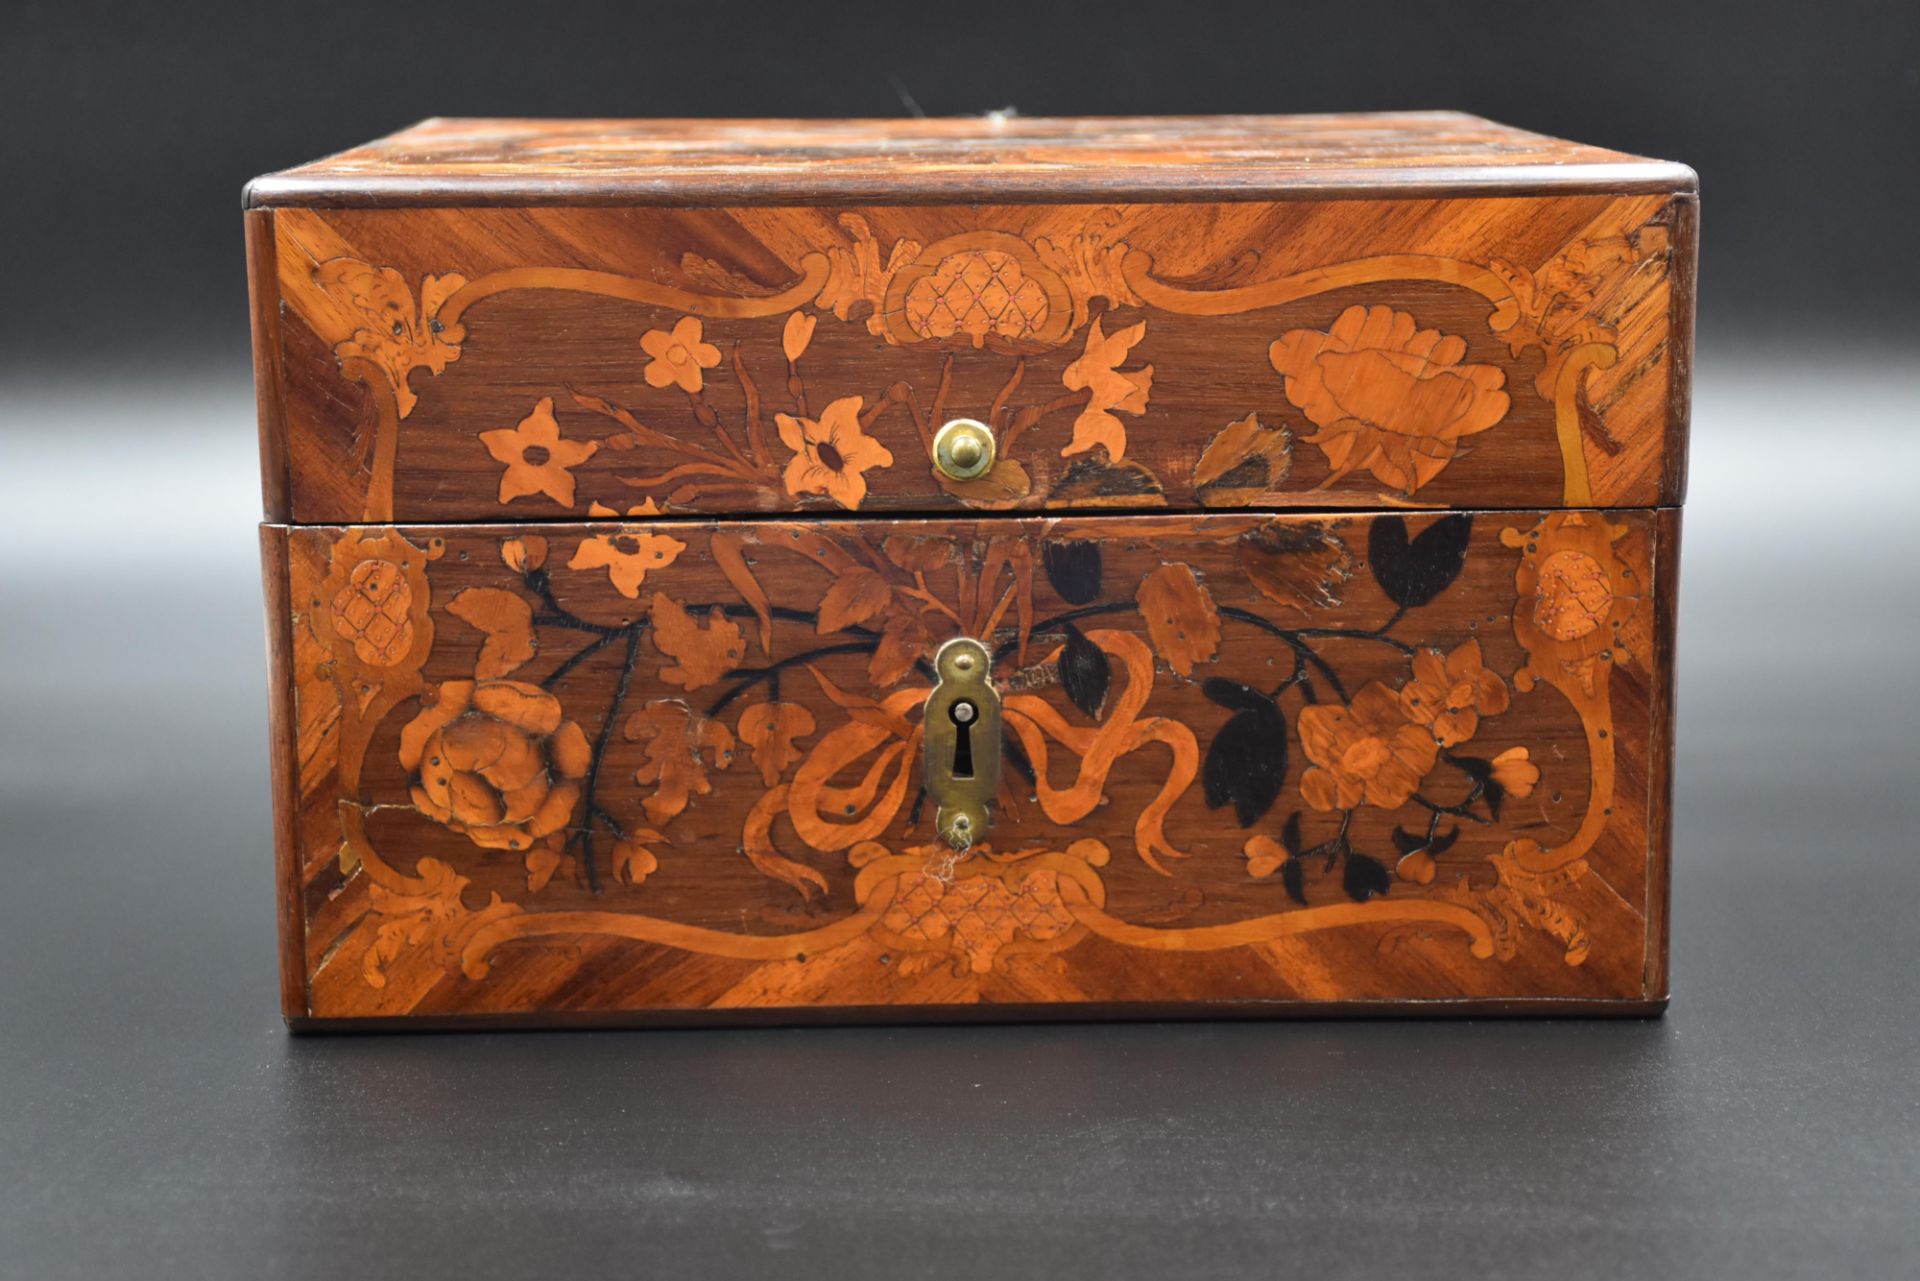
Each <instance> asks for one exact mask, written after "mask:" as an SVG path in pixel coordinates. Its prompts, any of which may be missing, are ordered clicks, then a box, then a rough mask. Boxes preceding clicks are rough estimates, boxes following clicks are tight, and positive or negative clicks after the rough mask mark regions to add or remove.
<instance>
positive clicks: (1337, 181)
mask: <svg viewBox="0 0 1920 1281" xmlns="http://www.w3.org/2000/svg"><path fill="white" fill-rule="evenodd" d="M983 184H984V186H983ZM1694 185H1695V180H1694V175H1693V171H1692V170H1690V169H1688V168H1687V167H1686V166H1684V165H1677V164H1672V163H1669V162H1667V161H1662V160H1649V159H1646V158H1643V157H1640V156H1630V155H1625V154H1623V153H1621V152H1617V151H1609V150H1606V149H1605V148H1602V147H1589V146H1584V145H1582V144H1580V143H1575V142H1567V141H1564V140H1562V139H1559V138H1550V137H1546V136H1545V135H1542V134H1537V133H1529V132H1527V131H1526V130H1523V129H1515V128H1512V127H1511V126H1508V125H1503V124H1496V123H1494V122H1493V121H1490V120H1482V119H1480V118H1479V117H1477V116H1470V115H1466V114H1463V113H1461V112H1456V111H1400V112H1378V113H1368V114H1347V115H1321V116H1314V115H1292V116H1126V117H1070V118H1032V119H1029V118H1025V117H1021V116H1013V115H1004V114H994V115H987V116H974V117H965V118H959V119H940V120H513V119H447V118H440V119H433V120H425V121H422V122H420V123H419V124H416V125H414V126H412V127H411V128H408V129H403V130H401V131H400V132H398V133H395V134H392V135H390V136H388V137H385V138H381V139H379V140H377V141H375V142H370V143H368V144H366V145H364V146H360V147H355V148H352V149H351V150H348V151H343V152H340V153H338V154H336V155H333V156H329V157H327V158H326V159H323V160H317V161H314V162H313V163H311V164H305V165H300V166H298V167H296V168H293V169H288V170H284V171H282V172H280V173H275V174H269V175H267V176H265V177H263V178H259V179H256V180H255V181H254V182H253V183H252V184H251V185H250V186H249V188H248V192H247V202H248V204H249V205H250V206H254V207H270V206H275V205H303V206H309V207H328V208H335V207H343V206H351V205H382V204H408V205H418V204H439V205H473V204H495V203H501V204H541V205H551V204H656V203H667V204H691V203H712V202H716V201H724V202H728V203H764V204H819V203H834V202H839V201H869V200H878V201H888V202H892V201H898V200H902V199H909V200H920V201H943V200H954V199H960V200H966V199H974V198H979V197H981V196H983V195H985V196H987V197H988V198H991V199H993V200H995V201H1024V200H1044V201H1060V202H1080V201H1089V200H1094V201H1097V200H1165V199H1174V200H1228V199H1268V200H1284V199H1300V198H1315V199H1332V198H1337V197H1338V196H1340V195H1343V194H1357V193H1364V194H1369V195H1386V194H1396V195H1425V194H1441V193H1444V194H1449V195H1474V194H1491V193H1497V192H1537V191H1543V190H1552V191H1563V192H1576V191H1610V192H1630V191H1645V192H1670V191H1691V190H1693V189H1694Z"/></svg>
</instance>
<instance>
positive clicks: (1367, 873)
mask: <svg viewBox="0 0 1920 1281" xmlns="http://www.w3.org/2000/svg"><path fill="white" fill-rule="evenodd" d="M1341 881H1342V884H1343V885H1344V887H1345V888H1346V891H1347V897H1348V898H1350V899H1352V900H1353V901H1354V902H1356V903H1364V902H1366V901H1367V900H1368V899H1370V898H1373V897H1375V896H1376V895H1378V896H1382V897H1384V896H1385V895H1386V892H1387V889H1388V887H1389V886H1390V885H1391V884H1392V882H1390V881H1389V880H1388V879H1387V865H1386V864H1385V863H1382V862H1381V861H1380V860H1379V859H1377V858H1372V857H1370V856H1368V855H1366V854H1348V855H1347V867H1346V871H1345V873H1343V875H1342V878H1341Z"/></svg>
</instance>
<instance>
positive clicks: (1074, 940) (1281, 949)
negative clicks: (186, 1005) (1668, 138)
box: [246, 113, 1697, 1027]
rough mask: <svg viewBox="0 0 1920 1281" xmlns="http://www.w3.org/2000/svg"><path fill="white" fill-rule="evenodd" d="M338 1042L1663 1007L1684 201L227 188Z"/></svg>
mask: <svg viewBox="0 0 1920 1281" xmlns="http://www.w3.org/2000/svg"><path fill="white" fill-rule="evenodd" d="M246 203H247V211H246V229H247V243H248V250H249V255H250V259H249V260H250V264H251V280H252V288H253V299H254V307H253V313H254V315H253V319H254V345H255V352H256V361H257V364H256V372H257V375H258V385H259V407H260V426H261V454H262V460H263V477H264V485H265V499H266V519H267V523H266V524H265V525H264V526H263V529H262V547H263V555H264V560H265V578H266V594H267V606H268V617H269V622H270V631H271V667H272V681H273V726H272V734H273V776H274V784H275V789H276V795H275V804H276V813H277V831H276V840H277V858H278V873H279V882H278V883H279V913H280V927H281V928H280V937H281V944H282V950H283V956H282V968H281V974H282V990H283V995H284V1001H285V1010H286V1014H287V1016H288V1018H289V1019H290V1020H291V1021H292V1022H293V1023H294V1025H295V1026H297V1027H353V1026H386V1025H391V1024H393V1023H394V1022H395V1021H402V1025H405V1026H429V1025H435V1026H478V1025H499V1024H509V1025H511V1024H526V1025H532V1024H593V1023H619V1022H681V1023H689V1022H706V1021H754V1020H757V1021H763V1022H773V1021H795V1020H800V1019H827V1020H831V1019H870V1018H922V1019H924V1018H957V1017H973V1018H981V1017H1056V1016H1058V1017H1086V1016H1092V1015H1099V1016H1111V1015H1148V1014H1151V1015H1156V1016H1157V1015H1165V1014H1193V1013H1207V1014H1269V1013H1292V1014H1298V1013H1321V1012H1336V1011H1337V1012H1348V1013H1351V1012H1376V1011H1378V1012H1396V1013H1398V1012H1423V1013H1424V1012H1480V1013H1484V1012H1517V1011H1541V1012H1573V1011H1578V1012H1633V1013H1647V1012H1653V1011H1657V1010H1659V1009H1661V1008H1662V1007H1663V1005H1664V1003H1665V1000H1666V996H1667V972H1666V956H1667V883H1668V834H1669V830H1670V823H1669V815H1668V806H1669V796H1670V792H1671V787H1670V775H1671V767H1672V743H1673V730H1672V726H1673V650H1674V599H1675V598H1674V591H1675V581H1676V567H1677V563H1678V553H1679V544H1678V538H1679V525H1680V520H1679V504H1680V501H1681V496H1682V490H1683V485H1684V477H1685V462H1686V428H1687V394H1688V374H1689V354H1690V344H1691V330H1692V314H1693V292H1694V289H1693V281H1694V239H1695V226H1696V208H1697V204H1696V196H1695V180H1694V175H1693V173H1692V172H1691V171H1690V170H1688V169H1686V168H1684V167H1681V166H1679V165H1673V164H1667V163H1662V162H1656V161H1649V160H1643V159H1638V158H1635V157H1631V156H1625V155H1620V154H1617V153H1614V152H1610V151H1603V150H1599V149H1596V148H1592V147H1586V146H1579V145H1575V144H1571V143H1567V142H1561V141H1557V140H1554V139H1550V138H1544V137H1539V136H1536V135H1533V134H1528V133H1523V132H1520V131H1517V130H1514V129H1510V128H1506V127H1503V126H1500V125H1494V124H1489V123H1487V122H1485V121H1481V120H1476V119H1473V118H1471V117H1467V116H1460V115H1453V114H1447V113H1431V114H1409V115H1377V116H1338V117H1294V118H1289V117H1249V118H1226V119H1158V120H1023V119H1017V118H1012V119H1009V118H1000V117H990V118H986V119H980V120H955V121H881V122H794V121H735V122H715V121H706V122H701V121H640V122H619V121H577V122H541V121H515V120H478V121H462V120H434V121H429V122H427V123H424V124H421V125H418V126H416V127H414V128H412V129H409V130H407V131H405V132H403V133H400V134H397V135H394V136H393V137H390V138H387V139H385V140H383V141H380V142H376V143H373V144H371V145H369V146H366V147H362V148H359V149H356V150H353V151H348V152H345V153H342V154H340V155H337V156H334V157H332V158H330V159H327V160H323V161H319V162H317V163H315V164H311V165H306V166H303V167H301V168H297V169H292V170H288V171H286V172H284V173H280V174H276V175H273V176H271V177H267V178H262V179H260V180H258V181H256V182H255V183H254V184H253V185H252V186H251V187H250V188H249V190H248V194H247V202H246Z"/></svg>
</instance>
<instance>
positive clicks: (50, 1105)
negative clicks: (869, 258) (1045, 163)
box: [0, 0, 1920, 1279]
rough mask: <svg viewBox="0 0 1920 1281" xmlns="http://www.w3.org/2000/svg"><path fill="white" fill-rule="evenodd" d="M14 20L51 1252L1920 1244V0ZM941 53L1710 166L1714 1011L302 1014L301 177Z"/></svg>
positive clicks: (1691, 742)
mask: <svg viewBox="0 0 1920 1281" xmlns="http://www.w3.org/2000/svg"><path fill="white" fill-rule="evenodd" d="M0 50H3V51H4V53H5V54H6V57H5V59H4V74H0V174H4V176H5V180H6V186H5V191H4V195H3V196H0V227H3V228H4V230H5V232H6V237H5V244H6V248H7V257H6V277H5V279H6V284H5V285H4V296H5V299H6V303H7V305H6V306H5V307H0V327H3V329H0V378H4V384H0V386H3V387H4V391H3V392H0V529H3V530H4V535H5V537H4V546H5V548H6V550H5V552H4V554H0V1276H6V1277H14V1276H18V1277H31V1278H36V1279H39V1278H59V1277H87V1278H95V1277H121V1276H125V1277H151V1276H155V1275H182V1276H227V1275H231V1276H241V1277H250V1278H252V1277H267V1276H294V1277H305V1276H314V1277H322V1276H324V1277H329V1278H339V1277H342V1276H349V1275H351V1276H387V1275H407V1276H412V1277H423V1278H424V1277H430V1276H441V1275H448V1276H474V1277H482V1276H514V1275H529V1274H538V1275H580V1276H584V1275H592V1274H599V1273H605V1272H615V1271H618V1272H648V1273H665V1274H671V1275H678V1276H688V1277H704V1276H713V1275H729V1274H735V1275H754V1274H760V1275H764V1274H767V1273H772V1272H775V1271H777V1272H779V1273H781V1274H785V1275H791V1276H797V1277H806V1276H825V1277H860V1276H921V1275H925V1276H936V1275H956V1276H958V1275H965V1276H968V1277H971V1278H980V1277H990V1276H997V1277H1021V1276H1033V1275H1042V1274H1045V1275H1052V1276H1081V1275H1085V1276H1093V1277H1102V1278H1106V1277H1119V1276H1131V1275H1139V1276H1158V1277H1165V1276H1184V1275H1194V1276H1258V1277H1265V1276H1272V1275H1276V1274H1283V1273H1284V1274H1297V1275H1303V1276H1311V1277H1342V1276H1359V1277H1368V1276H1380V1275H1398V1276H1407V1277H1417V1276H1449V1275H1462V1274H1472V1275H1476V1276H1483V1277H1504V1276H1513V1277H1526V1278H1535V1277H1539V1276H1543V1275H1558V1276H1569V1277H1579V1276H1636V1275H1642V1276H1677V1275H1685V1276H1689V1277H1708V1276H1731V1277H1757V1276H1796V1275H1797V1276H1861V1277H1893V1276H1906V1275H1914V1274H1915V1273H1917V1272H1920V1224H1916V1221H1915V1219H1916V1211H1920V1087H1916V1081H1917V1080H1920V1030H1917V1029H1920V1022H1917V1020H1920V998H1916V996H1915V991H1916V984H1915V982H1914V980H1913V976H1912V968H1913V966H1914V963H1915V941H1916V930H1915V926H1914V920H1913V914H1914V911H1915V906H1914V905H1915V904H1916V903H1920V870H1916V862H1915V837H1916V833H1920V803H1916V799H1915V792H1916V783H1917V782H1920V770H1916V768H1915V764H1916V741H1915V739H1916V736H1915V732H1914V725H1915V724H1916V717H1920V692H1917V691H1920V682H1916V680H1915V676H1914V668H1915V660H1914V657H1913V653H1914V648H1915V647H1914V635H1915V628H1916V624H1920V568H1917V567H1916V553H1920V517H1916V514H1915V509H1914V506H1913V499H1912V490H1913V480H1912V478H1913V477H1914V476H1915V475H1917V474H1920V412H1916V403H1920V359H1916V357H1917V356H1920V327H1916V324H1915V321H1914V309H1915V306H1916V297H1915V295H1916V285H1920V269H1917V267H1916V257H1915V254H1916V251H1915V248H1914V246H1915V243H1916V240H1920V237H1916V236H1915V235H1914V234H1913V231H1912V228H1913V225H1914V210H1915V209H1916V208H1917V207H1920V204H1917V202H1916V197H1920V190H1917V189H1916V164H1915V161H1916V153H1917V152H1920V19H1917V18H1916V7H1915V6H1913V5H1911V4H1910V3H1900V2H1897V0H1890V2H1888V3H1878V4H1865V3H1854V4H1827V5H1823V6H1818V7H1815V6H1812V5H1803V4H1772V3H1747V4H1740V5H1726V6H1685V5H1679V4H1662V5H1644V6H1641V5H1629V4H1621V5H1611V6H1607V5H1602V6H1578V7H1576V6H1573V5H1568V4H1528V5H1473V6H1467V5H1452V4H1442V3H1432V2H1429V3H1425V4H1417V5H1416V4H1381V3H1375V4H1368V5H1333V4H1324V3H1323V4H1321V5H1318V6H1314V7H1311V8H1307V7H1298V6H1290V5H1283V4H1258V5H1254V4H1248V5H1209V4H1201V3H1192V2H1186V0H1183V2H1181V3H1176V4H1163V5H1157V6H1151V7H1149V6H1145V5H1123V4H1118V3H1110V4H1088V3H1082V4H1076V5H1071V6H1068V5H1061V6H1049V5H1043V4H1038V3H1027V4H1020V5H1007V6H1002V5H995V4H967V5H956V4H950V5H940V6H917V5H909V4H905V3H896V4H892V5H886V6H868V5H832V6H825V5H822V6H802V5H788V6H771V5H768V6H746V5H739V4H716V3H708V4H692V3H685V4H673V5H668V4H644V5H643V4H630V5H619V6H612V5H584V4H547V5H541V6H534V5H527V6H521V7H508V6H492V5H485V4H473V3H466V4H452V3H444V2H443V3H437V4H436V3H414V4H410V5H409V4H399V3H389V4H385V5H380V6H361V5H353V4H328V5H324V6H322V5H312V4H309V5H300V6H275V5H268V4H265V3H254V4H246V5H190V4H177V5H132V4H118V5H112V6H107V5H95V4H58V5H41V6H32V5H30V6H26V7H20V6H18V5H15V6H12V7H9V8H8V9H7V10H6V11H5V13H4V16H0ZM902 91H904V92H905V93H906V94H908V95H910V96H911V97H912V98H913V99H915V100H917V101H918V103H919V104H920V106H921V107H922V108H924V109H925V110H926V111H928V112H931V113H949V112H960V111H973V110H981V109H986V108H992V107H1002V106H1006V105H1008V104H1012V105H1014V106H1017V107H1018V108H1019V109H1021V110H1023V111H1025V112H1028V113H1030V114H1037V113H1042V112H1071V111H1085V112H1100V113H1110V112H1136V111H1138V112H1155V111H1181V112H1188V111H1211V110H1223V111H1261V110H1336V109H1342V108H1380V107H1408V108H1414V107H1430V106H1456V107H1464V108H1467V109H1470V110H1477V111H1481V112H1483V113H1485V114H1488V115H1491V116H1494V117H1495V118H1499V119H1504V120H1508V121H1511V122H1513V123H1516V124H1520V125H1525V126H1528V127H1531V128H1535V129H1540V130H1544V131H1547V132H1555V133H1563V134H1567V135H1570V136H1575V137H1578V138H1580V139H1582V140H1584V141H1591V142H1597V143H1603V144H1607V145H1611V146H1616V147H1620V148H1623V149H1627V150H1636V151H1641V152H1645V153H1648V154H1652V155H1656V156H1662V157H1666V158H1672V159H1679V160H1684V161H1686V162H1688V163H1690V164H1692V165H1694V166H1695V167H1696V168H1698V169H1699V170H1700V172H1701V175H1702V185H1703V190H1704V199H1705V206H1704V207H1705V223H1704V246H1705V251H1704V255H1703V271H1702V291H1703V301H1702V326H1701V335H1700V337H1701V344H1700V362H1699V381H1698V388H1697V391H1698V394H1697V397H1696V416H1695V450H1694V486H1693V491H1692V497H1691V500H1690V502H1689V506H1688V515H1687V540H1688V545H1687V552H1686V571H1685V576H1684V577H1685V582H1684V588H1683V592H1682V623H1681V651H1682V653H1681V671H1680V689H1681V727H1680V750H1679V780H1680V781H1679V796H1678V804H1677V815H1678V832H1677V841H1676V846H1677V854H1676V862H1675V867H1676V871H1675V894H1674V966H1673V969H1674V975H1675V986H1676V990H1677V998H1676V1002H1675V1006H1674V1009H1673V1011H1672V1013H1671V1014H1670V1015H1669V1016H1668V1017H1667V1018H1666V1019H1664V1020H1660V1021H1649V1022H1620V1023H1604V1022H1580V1021H1560V1022H1534V1023H1521V1022H1472V1023H1465V1022H1463V1023H1393V1022H1376V1023H1294V1024H1238V1025H1228V1024H1187V1025H1134V1026H1126V1025H1109V1026H1078V1027H1002V1028H994V1027H984V1028H966V1029H940V1028H922V1029H902V1030H876V1029H840V1030H812V1031H785V1032H780V1031H775V1032H751V1033H748V1032H696V1033H634V1034H594V1035H588V1034H542V1035H525V1036H491V1035H489V1036H454V1037H379V1038H357V1039H333V1040H322V1039H302V1040H294V1039H290V1038H288V1037H287V1036H286V1035H285V1033H284V1032H283V1031H282V1030H281V1028H280V1025H279V1020H278V1016H277V1014H276V1012H275V1001H276V994H275V981H274V962H273V922H272V906H271V895H272V889H271V880H272V877H271V868H270V853H269V830H268V816H267V809H266V803H265V802H266V780H265V741H264V739H265V736H264V726H265V710H264V672H263V663H262V657H261V649H262V646H261V628H260V621H259V605H258V597H257V590H258V588H257V566H256V561H255V552H254V544H253V529H252V527H253V522H254V521H256V520H257V519H258V500H257V486H256V477H255V473H254V470H253V443H252V432H253V424H252V416H253V406H252V400H251V393H250V390H249V388H248V385H247V378H248V370H247V363H246V327H245V326H246V321H245V304H244V297H243V295H244V275H243V271H242V267H241V247H240V236H239V218H238V194H239V188H240V185H241V183H242V182H243V181H244V180H245V179H246V178H248V177H249V176H251V175H252V174H253V173H255V172H257V171H261V170H265V169H269V168H275V167H279V166H283V165H286V164H291V163H294V162H296V161H299V160H304V159H308V158H311V157H312V156H314V155H317V154H319V153H322V152H324V151H328V150H331V149H335V148H338V147H341V146H346V145H350V144H352V143H354V142H358V141H361V140H363V139H364V138H366V137H369V136H371V135H374V134H377V133H381V132H385V131H387V130H389V129H391V128H393V127H395V126H397V125H400V124H403V123H405V122H407V121H408V120H410V119H412V118H415V117H419V116H424V115H428V114H434V113H441V114H458V113H482V112H496V113H528V114H631V115H647V114H703V113H709V114H736V115H737V114H759V113H791V114H801V115H825V114H882V115H886V114H899V113H900V112H901V110H902V105H901V94H902Z"/></svg>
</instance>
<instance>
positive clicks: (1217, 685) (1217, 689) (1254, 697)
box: [1200, 676, 1273, 712]
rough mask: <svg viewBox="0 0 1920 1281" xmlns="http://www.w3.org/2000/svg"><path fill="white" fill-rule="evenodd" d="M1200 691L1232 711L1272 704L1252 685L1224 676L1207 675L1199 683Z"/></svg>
mask: <svg viewBox="0 0 1920 1281" xmlns="http://www.w3.org/2000/svg"><path fill="white" fill-rule="evenodd" d="M1200 692H1201V693H1203V694H1205V695H1206V696H1207V697H1208V698H1210V699H1212V700H1213V701H1214V702H1216V703H1218V704H1220V706H1222V707H1224V708H1226V709H1227V710H1229V711H1234V712H1257V711H1259V710H1260V709H1261V708H1263V707H1271V706H1273V700H1272V699H1271V698H1268V697H1267V696H1266V695H1265V694H1263V693H1261V692H1260V691H1259V690H1257V689H1255V688H1253V686H1251V685H1242V684H1241V683H1240V682H1239V681H1230V680H1228V679H1227V678H1226V677H1224V676H1209V677H1207V679H1206V680H1205V681H1204V682H1202V683H1201V686H1200Z"/></svg>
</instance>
